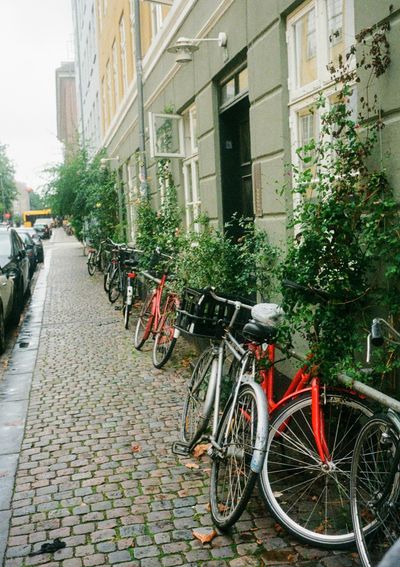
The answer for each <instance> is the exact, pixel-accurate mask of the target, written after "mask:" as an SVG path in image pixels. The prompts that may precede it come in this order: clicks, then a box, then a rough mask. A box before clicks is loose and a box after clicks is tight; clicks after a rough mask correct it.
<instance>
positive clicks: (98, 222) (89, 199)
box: [46, 148, 121, 240]
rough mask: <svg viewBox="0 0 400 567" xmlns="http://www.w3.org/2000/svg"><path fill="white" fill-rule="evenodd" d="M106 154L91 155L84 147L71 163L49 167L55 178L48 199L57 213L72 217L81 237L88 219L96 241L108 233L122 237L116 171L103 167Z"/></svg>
mask: <svg viewBox="0 0 400 567" xmlns="http://www.w3.org/2000/svg"><path fill="white" fill-rule="evenodd" d="M103 155H104V154H103V153H100V154H98V155H97V156H95V157H94V158H90V157H89V156H88V154H87V152H86V150H84V149H83V148H81V149H79V151H77V152H76V153H75V155H74V156H73V157H70V158H69V159H68V161H67V162H64V163H60V164H58V165H56V166H54V167H53V168H51V169H50V170H47V172H48V173H50V175H51V180H50V182H49V183H48V184H47V188H46V200H47V201H48V204H49V206H51V208H52V212H53V214H54V215H57V216H68V217H71V219H72V224H73V226H74V229H75V233H76V235H77V236H78V238H80V237H81V236H82V231H83V226H84V223H85V221H88V222H86V224H88V225H89V227H90V228H91V231H92V232H93V234H90V235H89V236H90V237H91V238H92V239H94V240H97V239H99V238H104V237H106V236H110V237H112V238H115V239H120V238H121V227H120V226H119V224H118V223H119V219H118V196H117V192H116V180H115V174H114V172H113V171H110V170H109V169H108V168H104V167H102V166H101V161H100V160H101V158H102V157H103Z"/></svg>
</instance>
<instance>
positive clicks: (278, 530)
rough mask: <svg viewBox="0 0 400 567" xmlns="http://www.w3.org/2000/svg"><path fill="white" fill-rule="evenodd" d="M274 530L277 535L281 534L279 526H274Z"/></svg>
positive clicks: (281, 530)
mask: <svg viewBox="0 0 400 567" xmlns="http://www.w3.org/2000/svg"><path fill="white" fill-rule="evenodd" d="M274 530H275V531H276V533H277V534H281V533H282V532H283V528H282V526H280V525H279V524H275V526H274Z"/></svg>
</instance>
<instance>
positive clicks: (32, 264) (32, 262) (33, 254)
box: [16, 228, 43, 278]
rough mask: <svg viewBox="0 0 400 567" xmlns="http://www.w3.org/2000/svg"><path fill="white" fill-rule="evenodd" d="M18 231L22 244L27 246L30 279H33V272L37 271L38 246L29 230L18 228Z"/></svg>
mask: <svg viewBox="0 0 400 567" xmlns="http://www.w3.org/2000/svg"><path fill="white" fill-rule="evenodd" d="M16 231H17V232H18V234H19V235H20V237H21V240H22V242H23V243H24V244H25V248H26V255H27V256H28V260H29V277H30V278H32V276H33V272H34V271H35V270H36V265H37V263H38V258H37V255H38V254H37V248H36V244H35V242H34V240H33V238H32V237H31V235H30V234H29V232H28V231H27V230H25V229H23V228H17V229H16ZM42 248H43V245H42Z"/></svg>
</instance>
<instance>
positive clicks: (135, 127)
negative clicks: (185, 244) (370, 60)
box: [97, 0, 400, 244]
mask: <svg viewBox="0 0 400 567" xmlns="http://www.w3.org/2000/svg"><path fill="white" fill-rule="evenodd" d="M133 1H134V0H132V1H131V2H128V0H126V1H124V0H115V2H112V3H111V2H110V1H109V2H107V1H106V0H97V4H98V8H101V7H104V5H107V4H108V10H110V6H111V5H112V7H113V8H112V12H110V16H109V17H110V21H111V22H112V23H111V24H110V29H109V24H108V23H106V18H107V11H104V10H103V12H102V14H101V16H98V17H103V20H102V23H101V24H100V23H99V24H98V27H99V29H100V27H101V26H102V29H103V32H102V33H103V34H104V41H103V40H102V42H101V44H100V46H99V49H100V56H99V59H100V76H101V85H102V86H101V92H102V97H101V101H102V104H101V107H102V120H103V137H102V146H103V147H105V148H106V151H107V153H108V155H109V156H110V157H115V158H116V157H118V160H117V159H115V160H113V161H112V162H110V163H111V164H112V167H117V168H118V170H119V173H120V179H121V182H122V186H123V191H124V195H125V203H126V207H127V211H128V224H129V234H128V238H133V237H134V207H135V200H136V198H137V196H138V188H139V185H140V180H139V167H138V161H140V158H139V159H138V153H137V152H138V147H139V123H138V96H137V88H136V81H135V73H134V58H133V54H134V47H133V46H134V42H133V35H134V33H135V22H134V20H133V17H132V14H133V10H132V7H133ZM169 3H170V2H167V0H164V1H163V2H161V0H160V2H155V1H154V2H152V1H142V2H140V8H141V23H142V47H143V54H144V55H143V92H144V104H143V106H144V109H143V110H144V113H145V127H146V158H147V163H148V181H149V186H150V193H151V196H152V200H153V202H154V204H155V206H159V204H160V203H161V201H162V197H163V187H162V184H160V182H159V180H158V179H157V169H156V166H157V161H158V160H159V159H164V158H167V159H169V160H170V168H171V171H172V174H173V177H174V182H175V185H176V186H177V187H178V194H179V201H180V203H181V205H182V206H183V207H184V210H185V219H186V224H187V226H191V225H193V223H194V221H195V219H196V217H197V216H198V214H199V213H200V212H203V213H207V215H208V216H209V217H210V218H211V219H212V220H213V221H214V223H215V224H217V225H219V226H220V227H222V226H223V224H224V222H225V221H227V220H229V219H230V217H231V215H232V214H233V213H237V214H239V215H245V216H254V217H255V218H256V219H257V223H258V225H259V226H260V227H262V228H264V229H265V230H266V231H267V232H268V234H269V235H270V237H271V240H272V241H273V242H275V243H278V244H279V243H283V242H285V240H286V235H287V216H288V214H290V211H291V210H292V207H293V197H292V193H291V191H290V190H289V189H288V190H286V191H283V192H278V191H277V189H278V188H282V187H285V186H287V185H288V180H289V178H288V176H287V172H288V164H290V163H293V162H295V163H296V160H297V159H298V158H297V153H296V148H298V147H299V146H301V145H303V144H305V143H307V141H308V140H310V139H311V138H312V137H314V136H315V135H316V134H317V133H318V128H319V115H318V112H316V108H315V98H316V95H317V93H318V92H321V91H323V92H324V94H325V95H326V98H327V100H328V101H333V100H334V96H335V94H334V92H335V89H334V83H333V82H332V80H331V78H330V76H329V74H328V72H327V69H326V65H327V64H328V62H329V61H331V60H333V61H335V60H337V59H338V57H339V54H342V53H344V52H345V51H346V50H347V49H348V48H349V47H350V45H351V44H352V43H353V42H354V38H355V36H356V34H357V33H358V32H359V31H360V30H362V29H364V28H367V27H370V26H374V25H375V24H377V23H379V22H382V21H385V20H386V19H388V20H389V21H390V23H391V31H390V33H389V42H390V45H391V54H392V55H391V57H392V63H391V66H390V69H389V71H388V73H386V74H385V76H384V77H383V78H382V80H381V81H380V83H379V86H378V90H377V96H378V101H379V106H381V107H382V108H383V109H384V111H385V115H384V117H383V118H384V121H385V123H386V128H385V129H384V130H383V132H382V137H381V145H382V147H383V148H384V151H383V152H382V160H383V165H384V166H385V167H386V169H387V172H388V175H389V180H390V182H391V184H392V185H393V186H395V187H396V186H398V185H399V184H398V181H399V180H400V179H399V178H400V166H399V164H398V160H396V156H395V154H394V153H393V150H392V149H391V148H394V147H396V142H397V140H398V138H399V137H400V128H399V114H398V110H397V109H398V105H397V102H396V95H395V93H396V92H397V83H398V77H399V76H400V74H399V73H398V66H399V64H400V56H399V53H397V51H398V45H400V41H399V39H400V38H399V31H400V27H399V26H400V23H399V22H400V20H399V18H398V16H399V14H400V0H394V1H389V0H381V1H380V2H376V1H375V0H219V1H217V2H216V1H215V0H174V1H173V2H172V5H171V6H170V7H169V6H166V5H165V4H169ZM128 9H129V14H130V16H129V18H128V14H127V12H126V11H127V10H128ZM99 14H100V12H99ZM121 17H123V19H122V20H121ZM157 18H158V19H157ZM121 22H123V29H124V32H123V33H121V29H122V28H121ZM129 26H130V27H129ZM128 28H129V29H128ZM104 30H106V31H104ZM221 32H223V33H224V34H225V35H226V38H227V42H226V45H225V46H224V45H220V44H221V41H219V42H218V41H217V40H218V38H220V34H221ZM132 34H133V35H132ZM122 38H124V39H122ZM179 38H189V40H195V41H194V45H195V50H194V51H192V52H191V49H189V50H188V52H187V53H186V54H185V56H184V57H183V59H184V60H186V62H185V63H184V64H183V63H179V62H177V60H178V59H180V60H182V55H181V54H179V53H170V52H169V51H167V49H168V48H169V47H171V46H173V45H175V44H176V42H177V40H178V39H179ZM204 40H213V41H204ZM122 43H124V45H125V47H124V49H122V48H121V44H122ZM189 43H190V44H191V45H193V41H190V42H189ZM113 46H114V47H113ZM124 50H125V51H124ZM124 52H125V53H126V54H127V58H126V65H125V64H124V63H123V57H122V55H121V54H122V53H124ZM361 96H362V93H360V92H357V93H356V96H355V97H354V101H352V104H354V109H355V112H356V111H357V105H358V104H359V99H360V97H361ZM386 117H387V118H386ZM289 181H290V180H289ZM289 185H290V183H289ZM195 228H196V226H195Z"/></svg>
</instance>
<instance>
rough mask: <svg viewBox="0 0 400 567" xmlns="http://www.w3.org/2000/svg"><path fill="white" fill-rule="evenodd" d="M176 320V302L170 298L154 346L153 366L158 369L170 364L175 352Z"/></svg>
mask: <svg viewBox="0 0 400 567" xmlns="http://www.w3.org/2000/svg"><path fill="white" fill-rule="evenodd" d="M175 319H176V301H175V299H174V298H173V297H169V298H168V299H167V304H166V306H165V310H164V313H163V315H162V318H161V321H160V325H159V328H158V331H157V334H156V336H155V340H154V345H153V365H154V366H155V367H156V368H162V367H163V366H164V364H166V363H167V362H168V360H169V359H170V357H171V354H172V351H173V350H174V347H175V343H176V338H175V337H174V332H175V327H174V323H175Z"/></svg>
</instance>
